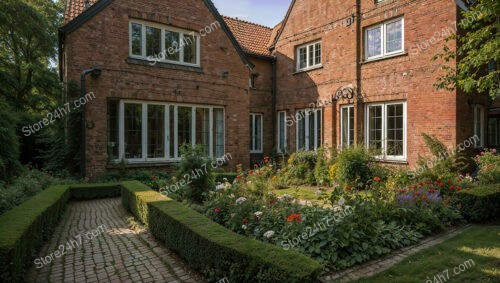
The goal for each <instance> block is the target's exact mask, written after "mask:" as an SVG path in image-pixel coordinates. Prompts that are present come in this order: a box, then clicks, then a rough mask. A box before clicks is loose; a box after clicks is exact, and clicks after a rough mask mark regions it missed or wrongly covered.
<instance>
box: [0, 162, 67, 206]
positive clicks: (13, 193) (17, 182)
mask: <svg viewBox="0 0 500 283" xmlns="http://www.w3.org/2000/svg"><path fill="white" fill-rule="evenodd" d="M70 183H77V182H76V181H74V180H71V179H56V178H53V177H52V176H50V175H49V174H47V173H45V172H42V171H38V170H26V172H25V173H24V174H23V175H21V176H20V177H18V178H16V179H14V181H13V183H12V184H10V185H6V186H4V187H1V186H0V214H3V213H5V212H6V211H8V210H10V209H12V208H13V207H15V206H18V205H20V204H21V203H23V202H25V201H26V200H28V199H29V198H31V197H32V196H34V195H35V194H37V193H39V192H41V191H43V190H45V189H46V188H48V187H49V186H53V185H58V184H70Z"/></svg>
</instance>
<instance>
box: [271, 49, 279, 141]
mask: <svg viewBox="0 0 500 283" xmlns="http://www.w3.org/2000/svg"><path fill="white" fill-rule="evenodd" d="M271 66H272V75H271V82H272V87H271V96H272V103H271V115H272V121H273V130H272V133H273V148H277V144H276V128H277V127H278V125H277V124H276V114H277V113H276V57H274V58H273V60H272V61H271Z"/></svg>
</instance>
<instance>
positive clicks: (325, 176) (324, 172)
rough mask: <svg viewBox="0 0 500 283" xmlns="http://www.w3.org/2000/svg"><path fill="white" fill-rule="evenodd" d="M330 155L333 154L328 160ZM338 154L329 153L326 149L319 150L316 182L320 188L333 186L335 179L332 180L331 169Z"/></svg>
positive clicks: (334, 151) (333, 151) (332, 151)
mask: <svg viewBox="0 0 500 283" xmlns="http://www.w3.org/2000/svg"><path fill="white" fill-rule="evenodd" d="M328 154H331V155H332V156H330V158H328V156H327V155H328ZM336 154H337V151H336V150H331V151H330V152H327V151H326V150H325V149H324V148H318V150H317V153H316V164H315V165H314V181H315V183H316V185H318V186H328V185H331V183H332V181H333V179H331V178H330V175H329V169H330V165H331V163H333V161H334V159H335V157H336V156H335V155H336Z"/></svg>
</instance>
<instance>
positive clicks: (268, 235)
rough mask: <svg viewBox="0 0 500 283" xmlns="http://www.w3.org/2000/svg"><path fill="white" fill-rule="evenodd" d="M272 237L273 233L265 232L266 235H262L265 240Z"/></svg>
mask: <svg viewBox="0 0 500 283" xmlns="http://www.w3.org/2000/svg"><path fill="white" fill-rule="evenodd" d="M272 236H274V231H267V232H266V233H264V237H266V238H268V239H269V238H271V237H272Z"/></svg>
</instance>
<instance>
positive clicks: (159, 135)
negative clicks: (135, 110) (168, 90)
mask: <svg viewBox="0 0 500 283" xmlns="http://www.w3.org/2000/svg"><path fill="white" fill-rule="evenodd" d="M163 157H165V106H163V105H148V158H163Z"/></svg>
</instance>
